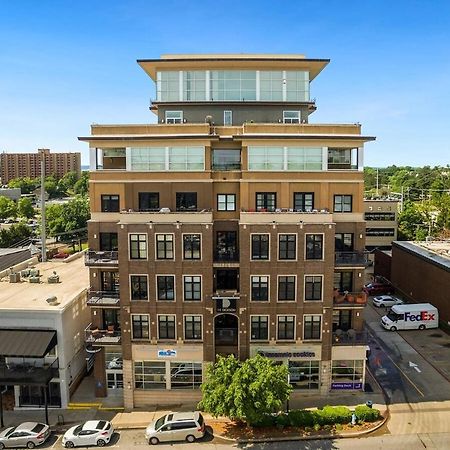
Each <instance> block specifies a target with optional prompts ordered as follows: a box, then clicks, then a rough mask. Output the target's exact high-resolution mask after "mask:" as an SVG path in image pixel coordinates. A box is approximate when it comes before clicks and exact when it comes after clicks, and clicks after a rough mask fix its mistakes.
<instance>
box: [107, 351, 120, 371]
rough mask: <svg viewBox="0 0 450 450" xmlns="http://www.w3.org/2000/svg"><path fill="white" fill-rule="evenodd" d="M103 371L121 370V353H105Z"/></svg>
mask: <svg viewBox="0 0 450 450" xmlns="http://www.w3.org/2000/svg"><path fill="white" fill-rule="evenodd" d="M105 369H114V370H122V369H123V360H122V353H121V352H105Z"/></svg>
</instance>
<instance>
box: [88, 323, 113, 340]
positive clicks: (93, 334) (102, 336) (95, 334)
mask: <svg viewBox="0 0 450 450" xmlns="http://www.w3.org/2000/svg"><path fill="white" fill-rule="evenodd" d="M84 336H85V342H86V343H87V344H90V345H93V344H95V345H111V344H119V343H120V338H121V335H120V330H117V329H116V327H115V326H114V325H109V326H108V328H107V329H106V330H100V329H99V328H97V327H95V326H93V325H92V323H90V324H89V325H88V326H87V327H86V328H85V330H84Z"/></svg>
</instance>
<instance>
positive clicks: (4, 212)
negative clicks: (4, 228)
mask: <svg viewBox="0 0 450 450" xmlns="http://www.w3.org/2000/svg"><path fill="white" fill-rule="evenodd" d="M16 216H17V205H16V203H15V202H14V200H10V199H9V198H7V197H3V196H1V197H0V219H7V218H8V217H16Z"/></svg>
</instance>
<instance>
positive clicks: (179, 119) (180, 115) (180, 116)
mask: <svg viewBox="0 0 450 450" xmlns="http://www.w3.org/2000/svg"><path fill="white" fill-rule="evenodd" d="M174 113H177V115H178V117H167V115H168V114H174ZM183 119H184V118H183V111H182V110H170V111H166V112H165V113H164V120H165V121H166V123H167V124H172V125H176V124H179V123H183Z"/></svg>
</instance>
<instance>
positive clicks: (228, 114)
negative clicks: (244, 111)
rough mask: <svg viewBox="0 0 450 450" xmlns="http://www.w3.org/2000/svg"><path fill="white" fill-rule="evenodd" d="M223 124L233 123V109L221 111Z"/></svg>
mask: <svg viewBox="0 0 450 450" xmlns="http://www.w3.org/2000/svg"><path fill="white" fill-rule="evenodd" d="M223 124H224V125H233V111H224V112H223Z"/></svg>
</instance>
